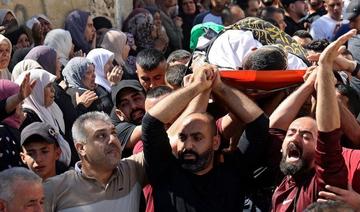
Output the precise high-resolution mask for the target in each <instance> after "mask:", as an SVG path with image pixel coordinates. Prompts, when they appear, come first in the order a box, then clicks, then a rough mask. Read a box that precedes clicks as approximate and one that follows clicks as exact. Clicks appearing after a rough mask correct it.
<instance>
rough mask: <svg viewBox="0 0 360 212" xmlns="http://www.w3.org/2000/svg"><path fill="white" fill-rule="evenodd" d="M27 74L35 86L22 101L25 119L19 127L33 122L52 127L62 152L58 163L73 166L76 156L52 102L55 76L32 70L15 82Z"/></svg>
mask: <svg viewBox="0 0 360 212" xmlns="http://www.w3.org/2000/svg"><path fill="white" fill-rule="evenodd" d="M27 73H30V79H31V80H36V84H35V87H34V90H33V92H32V93H31V94H30V96H28V97H27V98H25V100H24V103H23V108H24V112H25V113H26V118H25V120H24V122H23V123H22V125H21V129H23V128H25V127H26V126H28V125H29V124H31V123H33V122H45V123H47V124H49V125H50V126H51V127H53V128H54V129H55V131H56V133H57V139H58V142H59V145H60V148H61V151H62V153H61V156H60V161H61V162H63V163H64V164H65V165H67V166H69V165H70V163H71V162H72V163H71V164H73V163H75V162H76V161H77V160H78V155H77V154H76V150H75V147H74V144H73V142H72V140H71V141H66V140H65V139H64V137H63V136H64V135H65V123H64V119H63V113H62V112H61V110H60V108H59V107H58V105H57V104H56V103H55V102H54V98H55V92H54V89H53V83H54V82H55V79H56V76H55V75H53V74H50V73H49V72H47V71H46V70H43V69H32V70H30V71H26V72H23V73H22V74H20V76H19V77H18V79H17V80H16V81H15V82H16V83H17V84H19V83H20V82H21V81H22V80H23V79H24V77H25V75H26V74H27ZM70 148H71V149H72V151H71V149H70Z"/></svg>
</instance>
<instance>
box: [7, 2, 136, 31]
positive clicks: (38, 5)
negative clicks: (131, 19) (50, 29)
mask: <svg viewBox="0 0 360 212" xmlns="http://www.w3.org/2000/svg"><path fill="white" fill-rule="evenodd" d="M0 8H9V9H12V10H13V11H14V12H15V14H16V17H17V19H18V20H19V22H20V23H24V21H26V20H27V19H29V18H30V17H31V16H33V15H35V14H39V13H42V14H45V15H46V16H48V17H49V18H50V20H51V21H52V23H53V25H54V27H55V28H59V27H63V25H64V19H65V17H66V15H67V14H68V13H69V12H70V11H71V10H73V9H82V10H86V11H90V12H91V13H92V14H93V16H99V15H102V16H106V17H108V18H109V19H111V21H112V22H113V23H114V26H119V27H121V22H122V21H123V20H124V18H125V17H126V16H127V15H128V14H129V12H131V10H132V0H0Z"/></svg>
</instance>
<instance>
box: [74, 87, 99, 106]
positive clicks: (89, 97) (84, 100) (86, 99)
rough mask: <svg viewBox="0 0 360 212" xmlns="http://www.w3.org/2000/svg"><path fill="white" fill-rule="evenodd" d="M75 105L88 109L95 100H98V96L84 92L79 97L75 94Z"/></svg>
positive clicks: (91, 92) (88, 91)
mask: <svg viewBox="0 0 360 212" xmlns="http://www.w3.org/2000/svg"><path fill="white" fill-rule="evenodd" d="M75 95H76V104H77V105H78V104H83V105H84V106H85V107H86V108H88V107H89V106H90V105H91V104H92V103H93V102H94V101H95V100H97V99H98V96H97V95H96V93H95V92H94V91H90V90H86V91H85V92H84V93H83V94H81V96H80V95H79V93H78V92H76V94H75Z"/></svg>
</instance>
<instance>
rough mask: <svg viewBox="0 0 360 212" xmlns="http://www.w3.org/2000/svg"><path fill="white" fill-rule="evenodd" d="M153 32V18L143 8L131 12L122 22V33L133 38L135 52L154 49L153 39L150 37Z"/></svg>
mask: <svg viewBox="0 0 360 212" xmlns="http://www.w3.org/2000/svg"><path fill="white" fill-rule="evenodd" d="M152 30H153V17H152V15H151V13H150V12H149V11H148V10H146V9H143V8H137V9H135V10H133V11H132V12H131V13H130V14H129V16H128V17H127V18H126V20H125V21H124V27H123V31H124V32H129V33H131V34H132V35H133V36H134V39H135V45H136V47H137V52H140V51H141V50H143V49H150V48H154V39H153V38H152V36H151V33H152Z"/></svg>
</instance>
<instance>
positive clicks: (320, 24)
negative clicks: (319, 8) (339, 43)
mask: <svg viewBox="0 0 360 212" xmlns="http://www.w3.org/2000/svg"><path fill="white" fill-rule="evenodd" d="M343 6H344V4H343V1H342V0H325V9H326V10H327V12H328V13H327V14H326V15H323V16H321V17H320V18H318V19H317V20H316V21H314V22H313V23H312V25H311V28H310V34H311V36H312V37H313V38H314V40H320V39H327V40H329V41H331V40H332V39H333V38H334V36H335V34H336V32H337V30H338V29H339V27H340V26H341V24H344V23H346V22H347V21H342V17H341V15H342V9H343Z"/></svg>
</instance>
